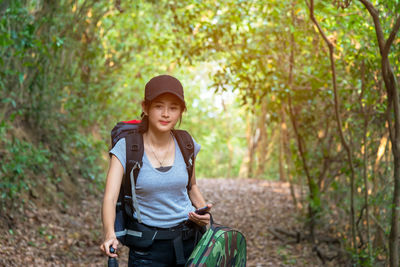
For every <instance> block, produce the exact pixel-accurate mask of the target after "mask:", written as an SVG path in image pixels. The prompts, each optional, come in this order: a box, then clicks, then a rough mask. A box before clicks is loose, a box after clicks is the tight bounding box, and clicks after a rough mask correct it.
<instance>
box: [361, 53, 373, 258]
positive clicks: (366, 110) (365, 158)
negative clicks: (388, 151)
mask: <svg viewBox="0 0 400 267" xmlns="http://www.w3.org/2000/svg"><path fill="white" fill-rule="evenodd" d="M364 92H365V64H364V61H363V62H362V64H361V95H360V99H359V102H360V108H361V110H362V113H363V117H364V129H363V130H364V132H363V146H364V151H363V153H364V154H363V179H364V205H365V221H366V223H367V242H368V257H369V260H370V263H371V264H372V263H373V258H372V242H371V229H370V224H369V203H368V202H369V201H368V193H369V192H368V191H369V187H368V168H367V167H368V141H367V133H368V121H369V107H364V106H363V103H362V100H363V95H364Z"/></svg>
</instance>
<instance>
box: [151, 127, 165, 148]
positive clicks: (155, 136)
mask: <svg viewBox="0 0 400 267" xmlns="http://www.w3.org/2000/svg"><path fill="white" fill-rule="evenodd" d="M145 135H146V137H145V138H147V140H148V141H150V142H151V144H152V145H153V146H155V147H163V146H166V145H168V144H169V142H170V141H171V132H170V131H168V132H157V131H152V130H151V129H150V128H149V129H148V131H147V132H146V133H145Z"/></svg>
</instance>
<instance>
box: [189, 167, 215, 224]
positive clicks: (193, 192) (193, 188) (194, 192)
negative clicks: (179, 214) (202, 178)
mask: <svg viewBox="0 0 400 267" xmlns="http://www.w3.org/2000/svg"><path fill="white" fill-rule="evenodd" d="M189 188H190V189H188V194H189V198H190V201H191V202H192V205H193V206H194V207H195V208H196V209H199V208H202V207H205V206H207V207H208V211H210V210H211V208H212V204H206V202H205V200H204V197H203V195H202V194H201V192H200V189H199V187H198V185H197V183H196V175H195V165H194V163H193V174H192V177H191V178H190V187H189ZM189 220H191V221H194V222H195V223H197V224H198V225H200V226H204V225H207V224H208V223H209V222H210V214H204V215H199V214H196V213H195V212H190V213H189Z"/></svg>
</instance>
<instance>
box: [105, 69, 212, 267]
mask: <svg viewBox="0 0 400 267" xmlns="http://www.w3.org/2000/svg"><path fill="white" fill-rule="evenodd" d="M142 110H143V114H142V121H143V122H146V124H147V126H148V127H147V131H145V132H144V133H143V142H144V154H143V166H142V167H141V169H140V172H139V176H138V178H137V185H136V195H137V200H138V205H139V210H140V216H141V219H142V224H143V226H144V227H149V228H150V229H157V230H168V229H170V230H172V231H176V230H182V229H184V228H187V227H195V225H198V226H201V227H203V226H205V225H207V224H208V223H209V221H210V214H207V213H206V214H204V215H199V214H196V213H195V212H194V211H195V209H198V208H201V207H204V206H207V207H208V211H209V210H210V209H211V207H212V205H211V204H207V205H206V203H205V201H204V198H203V196H202V194H201V193H200V190H199V188H198V186H197V184H196V178H195V172H194V170H193V175H192V177H190V185H191V186H190V187H187V183H188V172H187V169H186V164H185V162H184V159H183V156H182V153H181V151H180V149H179V146H178V144H177V141H176V139H175V137H174V135H173V134H172V129H173V128H174V127H175V125H176V124H177V123H178V121H180V120H181V118H182V113H183V111H185V110H186V105H185V99H184V93H183V87H182V85H181V83H180V82H179V80H177V79H176V78H174V77H172V76H169V75H160V76H156V77H154V78H152V79H151V80H150V81H149V82H148V83H147V84H146V86H145V98H144V101H143V102H142ZM194 145H195V155H197V153H198V152H199V150H200V145H199V144H197V143H196V142H194ZM110 155H111V160H110V166H109V170H108V174H107V181H106V187H105V192H104V199H103V207H102V219H103V231H104V242H103V243H102V244H101V246H100V248H101V250H102V251H103V252H104V253H105V254H106V255H108V256H110V257H117V254H115V253H111V252H110V250H109V248H110V246H112V247H113V248H114V249H117V246H118V240H117V238H116V235H115V232H114V221H115V205H116V203H117V199H118V194H119V190H120V186H121V182H122V177H123V174H124V170H125V163H126V151H125V139H124V138H123V139H121V140H119V141H118V143H117V144H116V145H115V146H114V148H113V149H111V150H110ZM193 164H194V163H193ZM134 217H136V214H134ZM136 218H137V217H136ZM131 219H132V220H135V218H131ZM189 221H191V222H194V224H193V223H192V224H189V223H188V222H189ZM190 225H191V226H190ZM194 240H195V238H194V237H190V238H189V239H186V240H184V241H183V244H182V246H181V247H183V252H178V251H177V246H176V244H174V240H157V239H156V240H154V242H153V244H152V245H151V246H150V247H149V248H146V249H137V248H133V247H131V248H130V251H129V266H177V265H178V266H179V265H180V264H182V261H180V262H177V257H178V256H177V255H179V253H183V254H184V257H185V259H187V258H188V257H189V256H190V253H191V252H192V250H193V249H194V242H195V241H194ZM180 255H182V254H180ZM181 258H182V257H181ZM178 263H179V264H178Z"/></svg>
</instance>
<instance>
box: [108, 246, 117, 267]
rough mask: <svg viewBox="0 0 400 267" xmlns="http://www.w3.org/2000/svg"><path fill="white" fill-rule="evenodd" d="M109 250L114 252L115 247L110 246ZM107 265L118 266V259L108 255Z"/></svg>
mask: <svg viewBox="0 0 400 267" xmlns="http://www.w3.org/2000/svg"><path fill="white" fill-rule="evenodd" d="M110 252H111V253H115V249H114V248H113V247H112V246H110ZM108 267H118V261H117V259H116V258H113V257H108Z"/></svg>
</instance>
